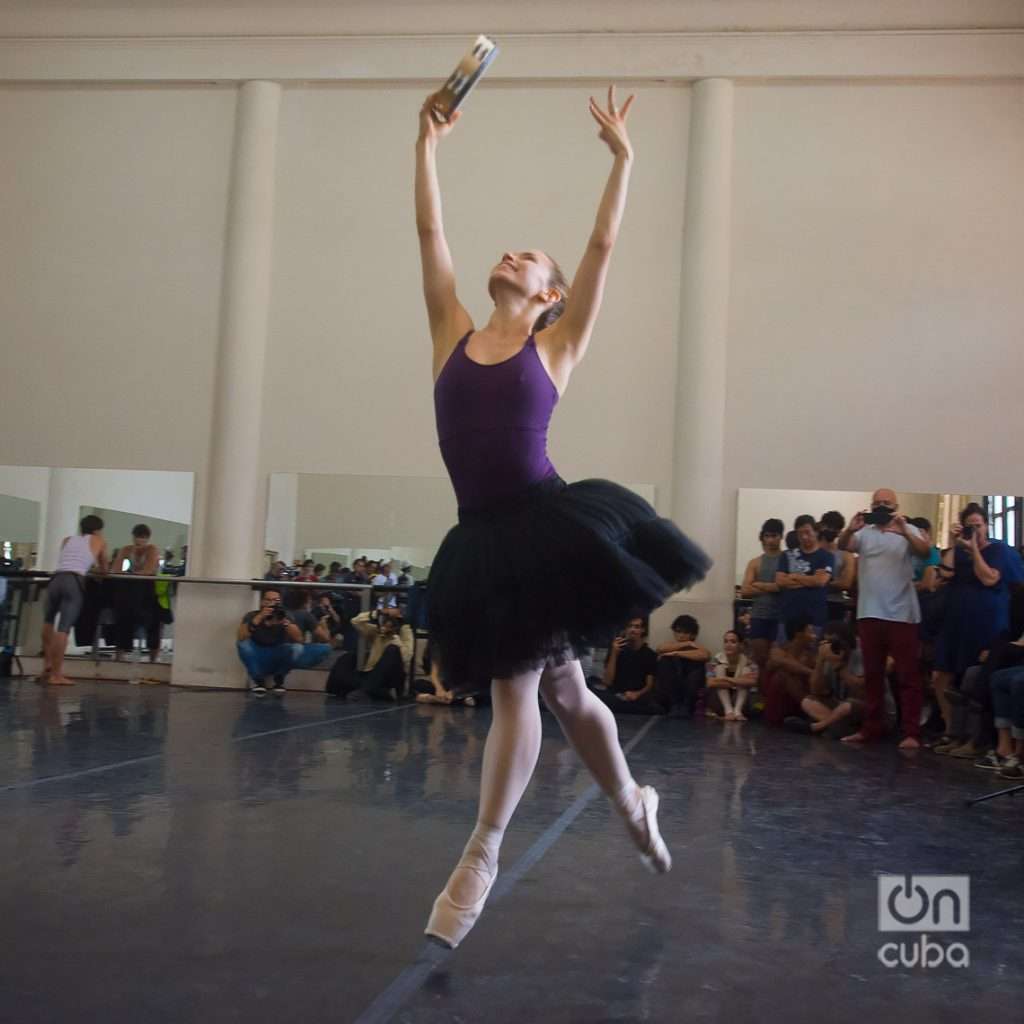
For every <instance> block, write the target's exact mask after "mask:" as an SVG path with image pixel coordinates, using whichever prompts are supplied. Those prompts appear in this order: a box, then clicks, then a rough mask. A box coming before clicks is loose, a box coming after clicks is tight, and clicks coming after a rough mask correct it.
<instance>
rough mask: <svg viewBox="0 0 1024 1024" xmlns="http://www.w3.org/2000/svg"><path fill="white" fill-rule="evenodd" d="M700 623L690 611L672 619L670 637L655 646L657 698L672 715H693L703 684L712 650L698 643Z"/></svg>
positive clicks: (686, 716)
mask: <svg viewBox="0 0 1024 1024" xmlns="http://www.w3.org/2000/svg"><path fill="white" fill-rule="evenodd" d="M699 633H700V624H699V623H698V622H697V620H696V619H695V618H694V617H693V616H692V615H679V616H677V617H676V618H675V619H674V620H673V622H672V639H671V640H669V641H668V642H667V643H664V644H661V645H660V646H659V647H658V649H657V654H658V667H657V669H656V670H655V675H654V685H655V692H656V695H657V700H658V702H659V703H660V704H661V705H662V706H663V707H665V708H667V709H668V713H669V716H670V717H672V718H692V717H693V713H694V710H695V709H696V706H697V698H698V696H699V695H700V691H701V690H702V689H703V687H704V674H705V670H704V666H705V665H706V664H707V663H708V662H709V661H710V660H711V652H710V651H709V650H708V649H707V648H706V647H702V646H701V645H700V644H699V643H697V636H698V635H699Z"/></svg>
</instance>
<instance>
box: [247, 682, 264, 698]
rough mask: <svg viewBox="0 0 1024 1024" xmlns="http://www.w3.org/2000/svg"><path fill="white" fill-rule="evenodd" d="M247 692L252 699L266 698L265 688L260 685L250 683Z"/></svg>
mask: <svg viewBox="0 0 1024 1024" xmlns="http://www.w3.org/2000/svg"><path fill="white" fill-rule="evenodd" d="M249 692H250V693H251V694H252V695H253V696H254V697H266V695H267V688H266V687H265V686H264V685H263V684H262V683H252V684H250V686H249Z"/></svg>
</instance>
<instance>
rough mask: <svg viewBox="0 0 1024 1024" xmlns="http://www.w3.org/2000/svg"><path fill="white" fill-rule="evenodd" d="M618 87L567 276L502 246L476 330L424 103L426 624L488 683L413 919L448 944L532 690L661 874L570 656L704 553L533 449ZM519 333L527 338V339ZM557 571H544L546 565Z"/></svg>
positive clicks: (618, 163)
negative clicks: (443, 472)
mask: <svg viewBox="0 0 1024 1024" xmlns="http://www.w3.org/2000/svg"><path fill="white" fill-rule="evenodd" d="M633 100H634V97H633V96H630V97H629V98H628V99H627V100H626V101H625V103H623V104H622V107H621V109H620V108H619V107H618V106H617V105H616V98H615V89H614V86H613V87H610V88H609V90H608V103H607V107H602V106H600V105H599V104H598V103H596V102H595V101H594V99H593V98H591V100H590V114H591V116H592V117H593V119H594V121H595V122H596V123H597V126H598V135H599V137H600V139H601V140H602V141H603V142H604V143H605V145H606V146H607V147H608V149H609V150H610V151H611V153H612V157H613V161H612V168H611V172H610V174H609V176H608V181H607V184H606V185H605V189H604V193H603V195H602V197H601V201H600V205H599V207H598V211H597V217H596V220H595V224H594V229H593V232H592V233H591V236H590V239H589V241H588V243H587V247H586V251H585V252H584V254H583V258H582V260H581V262H580V265H579V268H578V269H577V271H576V275H575V277H574V278H573V282H572V286H571V288H570V287H569V286H568V283H567V279H566V277H565V275H564V274H563V273H562V271H561V269H560V268H559V266H558V264H557V263H556V262H555V261H554V260H553V259H552V258H551V256H549V255H548V254H547V253H546V252H544V251H543V250H541V249H528V250H524V251H509V252H505V253H504V254H503V255H502V256H501V259H500V260H499V261H498V263H497V264H496V265H495V266H494V267H493V269H492V270H491V273H490V278H489V283H488V291H489V293H490V296H491V299H492V300H493V302H494V310H493V312H492V313H491V316H490V319H489V320H488V321H487V323H486V324H484V325H483V326H482V327H481V328H480V329H476V328H475V326H474V324H473V321H472V320H471V319H470V316H469V314H468V313H467V312H466V310H465V309H464V308H463V306H462V304H461V303H460V302H459V300H458V297H457V294H456V288H455V273H454V268H453V265H452V259H451V254H450V252H449V249H448V244H447V241H446V239H445V234H444V228H443V224H442V216H441V193H440V187H439V184H438V178H437V168H436V151H437V147H438V145H439V144H440V143H441V142H442V141H443V140H444V139H445V138H447V136H448V135H449V134H450V133H451V132H452V130H453V129H454V128H455V125H456V124H457V122H458V121H459V119H460V117H461V115H460V114H458V113H456V114H455V115H454V116H452V118H451V119H450V120H449V121H448V122H447V123H440V122H439V121H438V119H437V118H436V117H435V116H434V115H433V113H432V108H433V104H434V103H435V97H434V96H431V97H428V98H427V100H426V102H425V103H424V104H423V107H422V108H421V110H420V119H419V137H418V139H417V144H416V226H417V230H418V235H419V244H420V256H421V260H422V269H423V290H424V297H425V300H426V306H427V313H428V317H429V321H430V332H431V336H432V339H433V352H434V357H433V371H434V382H435V384H434V401H435V409H436V417H437V430H438V439H439V442H440V447H441V453H442V456H443V458H444V461H445V465H446V467H447V469H448V473H449V476H450V477H451V481H452V485H453V487H454V489H455V494H456V498H457V500H458V505H459V522H458V525H457V526H455V527H453V528H452V529H451V531H449V533H448V535H447V536H446V537H445V539H444V542H443V543H442V545H441V547H440V549H439V550H438V553H437V556H436V557H435V559H434V563H433V565H432V566H431V571H430V579H429V582H428V604H429V616H428V623H429V628H430V634H431V639H432V642H433V643H434V644H435V645H436V650H437V652H438V657H439V660H440V664H441V668H442V672H443V674H444V678H445V680H446V681H447V683H448V685H449V686H450V687H452V688H453V689H454V690H455V691H456V692H458V690H459V689H460V688H464V689H474V688H477V687H478V686H479V684H480V683H481V681H486V680H490V687H491V696H492V702H493V717H492V722H491V727H490V731H489V733H488V736H487V742H486V745H485V748H484V757H483V771H482V775H481V781H480V802H479V807H478V814H477V821H476V827H475V828H474V830H473V833H472V835H471V836H470V838H469V842H468V843H467V844H466V847H465V849H464V851H463V853H462V857H461V859H460V860H459V862H458V864H457V865H456V867H455V870H454V871H453V872H452V875H451V877H450V878H449V879H448V882H447V884H446V885H445V887H444V889H443V891H442V892H441V894H440V895H439V896H438V897H437V899H436V901H435V902H434V907H433V911H432V913H431V915H430V920H429V922H428V924H427V928H426V934H427V935H429V936H432V937H433V938H435V939H437V940H439V941H441V942H443V943H444V944H446V945H448V946H450V947H452V948H454V947H455V946H457V945H458V944H459V943H460V942H461V941H462V939H463V938H464V937H465V936H466V934H467V933H468V932H469V930H470V929H471V928H472V926H473V924H474V923H475V921H476V920H477V918H478V917H479V915H480V912H481V911H482V909H483V906H484V903H485V901H486V899H487V896H488V893H489V892H490V891H491V888H492V886H493V885H494V881H495V878H496V876H497V871H498V851H499V848H500V846H501V842H502V838H503V836H504V833H505V829H506V827H507V825H508V823H509V820H510V819H511V817H512V814H513V812H514V811H515V809H516V806H517V805H518V803H519V801H520V798H521V797H522V795H523V792H524V791H525V789H526V786H527V784H528V782H529V780H530V777H531V775H532V774H533V770H534V767H535V765H536V763H537V757H538V754H539V752H540V742H541V720H540V709H539V705H538V700H537V694H538V690H539V692H540V694H541V696H542V697H543V698H544V701H545V703H546V705H547V706H548V708H549V709H550V710H551V712H552V713H553V714H554V715H555V717H556V719H557V720H558V723H559V725H560V726H561V728H562V731H563V732H564V733H565V735H566V737H567V738H568V740H569V742H570V743H571V744H572V746H573V747H574V748H575V750H576V752H577V753H578V755H579V757H580V759H581V760H582V761H583V763H584V764H585V765H586V767H587V769H588V770H589V771H590V773H591V774H592V775H593V777H594V779H595V780H596V781H597V783H598V784H599V786H600V787H601V789H602V790H603V791H604V793H605V794H606V795H607V796H608V798H609V799H610V801H611V802H612V804H613V806H614V807H615V808H616V809H617V810H618V812H619V813H620V814H621V816H622V818H623V820H624V822H625V825H626V828H627V830H628V832H629V834H630V836H631V837H632V839H633V842H634V843H635V844H636V846H637V848H638V849H639V851H640V855H641V858H642V859H643V862H644V864H645V865H647V866H648V867H649V868H651V869H652V870H653V871H656V872H666V871H668V870H669V869H670V868H671V866H672V858H671V856H670V854H669V852H668V849H667V848H666V846H665V843H664V842H663V840H662V838H661V835H660V833H659V831H658V822H657V811H658V794H657V793H656V792H655V790H654V789H653V788H651V787H650V786H639V785H638V784H637V783H636V781H635V780H634V779H633V776H632V775H631V774H630V771H629V767H628V765H627V764H626V759H625V756H624V755H623V753H622V748H621V747H620V745H619V740H618V733H617V730H616V725H615V718H614V716H613V715H612V713H611V712H610V711H609V710H608V708H606V707H605V706H604V704H602V702H601V701H600V700H599V699H598V698H597V697H596V696H594V694H592V693H591V692H590V691H589V690H588V689H587V685H586V682H585V679H584V676H583V672H582V670H581V668H580V664H579V661H578V660H577V657H576V654H575V648H576V647H579V646H583V645H584V644H585V642H586V639H587V638H588V637H597V636H607V635H609V634H610V633H611V632H612V631H613V630H614V629H615V628H618V627H619V626H621V624H622V623H624V622H626V621H628V619H629V618H630V617H631V616H633V615H637V614H639V615H646V614H648V613H649V612H650V611H651V610H653V609H654V608H657V607H658V606H660V605H661V604H663V603H664V601H665V600H666V599H667V598H668V597H669V596H671V595H672V594H673V593H675V592H677V591H679V590H681V589H683V588H685V587H688V586H690V585H692V584H693V583H695V582H697V581H698V580H699V579H701V578H702V577H703V576H704V574H705V573H706V571H707V569H708V567H709V565H710V562H709V560H708V558H707V556H706V555H705V554H704V553H703V552H702V551H701V550H700V548H698V547H697V546H696V545H695V544H694V543H693V542H692V541H690V540H689V539H688V538H686V537H685V536H684V535H683V534H682V533H681V532H680V531H679V529H678V528H677V527H676V526H675V525H674V524H673V523H671V522H669V521H668V520H666V519H662V518H659V517H658V515H657V514H656V513H655V511H654V509H653V508H652V507H651V506H650V505H649V504H648V503H647V502H646V501H644V500H643V499H642V498H640V497H639V496H638V495H636V494H634V493H633V492H632V491H628V490H626V489H625V488H623V487H620V486H619V485H617V484H614V483H610V482H609V481H607V480H584V481H580V482H577V483H573V484H566V483H565V482H564V481H563V480H562V479H561V478H560V477H559V476H558V474H557V472H556V471H555V468H554V466H552V464H551V461H550V460H549V458H548V455H547V430H548V424H549V422H550V419H551V414H552V412H553V411H554V408H555V405H556V404H557V402H558V401H559V399H560V398H561V397H562V395H563V394H564V393H565V390H566V388H567V386H568V384H569V379H570V377H571V375H572V372H573V370H574V369H575V368H576V367H577V366H578V365H579V363H580V361H581V360H582V359H583V357H584V356H585V354H586V351H587V346H588V344H589V341H590V337H591V333H592V331H593V328H594V323H595V321H596V319H597V314H598V311H599V309H600V305H601V297H602V294H603V291H604V285H605V279H606V276H607V273H608V267H609V263H610V261H611V254H612V250H613V248H614V245H615V240H616V236H617V235H618V231H619V224H620V222H621V220H622V214H623V210H624V207H625V203H626V193H627V190H628V185H629V176H630V171H631V169H632V166H633V147H632V145H631V143H630V140H629V135H628V133H627V131H626V119H627V117H628V115H629V111H630V108H631V107H632V105H633ZM524 339H525V341H524ZM554 564H558V565H560V566H562V567H563V569H564V571H562V572H560V573H558V574H557V575H555V574H552V573H551V572H550V566H551V565H554Z"/></svg>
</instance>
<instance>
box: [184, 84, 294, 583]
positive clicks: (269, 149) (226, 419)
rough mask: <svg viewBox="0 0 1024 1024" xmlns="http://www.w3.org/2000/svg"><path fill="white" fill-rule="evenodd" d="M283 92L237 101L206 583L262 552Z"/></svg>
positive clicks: (204, 552)
mask: <svg viewBox="0 0 1024 1024" xmlns="http://www.w3.org/2000/svg"><path fill="white" fill-rule="evenodd" d="M280 103H281V87H280V86H279V85H277V84H276V83H274V82H246V83H245V84H244V85H243V86H242V87H241V89H240V90H239V94H238V109H237V112H236V115H235V145H234V156H233V162H232V170H231V191H230V196H229V199H228V218H227V236H226V239H225V245H224V280H223V286H222V294H221V327H220V347H219V351H218V359H217V381H216V385H215V390H214V406H213V423H212V433H211V438H210V457H209V462H208V463H207V468H206V479H205V481H204V483H205V486H204V488H203V490H204V492H205V499H204V513H205V514H204V516H203V521H202V536H201V538H200V545H199V546H200V551H199V553H198V554H199V564H193V565H192V566H190V572H191V573H193V574H196V575H204V576H239V577H245V576H251V575H252V574H253V573H254V572H255V571H256V570H257V569H258V568H259V558H258V553H259V551H260V550H261V549H262V548H261V546H262V543H263V526H264V524H263V511H264V507H265V505H266V481H265V480H263V479H262V478H261V475H260V418H261V413H262V406H263V367H264V362H265V359H266V347H267V316H268V312H269V304H270V296H269V292H270V264H271V249H272V243H273V231H274V158H275V150H276V145H277V121H278V110H279V108H280Z"/></svg>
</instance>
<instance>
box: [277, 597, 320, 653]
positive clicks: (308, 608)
mask: <svg viewBox="0 0 1024 1024" xmlns="http://www.w3.org/2000/svg"><path fill="white" fill-rule="evenodd" d="M283 604H284V606H285V608H286V609H287V611H288V615H289V618H291V620H292V622H294V623H295V624H296V625H297V626H298V627H299V632H300V633H301V634H302V640H303V642H305V641H307V640H308V639H309V638H310V637H312V639H313V641H314V643H319V644H326V643H330V640H331V631H330V629H329V628H327V627H325V626H324V625H323V622H322V619H323V616H322V615H321V614H320V612H319V611H316V612H314V611H313V591H312V590H310V589H309V588H308V587H288V588H287V589H286V590H285V592H284V601H283Z"/></svg>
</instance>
